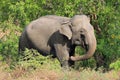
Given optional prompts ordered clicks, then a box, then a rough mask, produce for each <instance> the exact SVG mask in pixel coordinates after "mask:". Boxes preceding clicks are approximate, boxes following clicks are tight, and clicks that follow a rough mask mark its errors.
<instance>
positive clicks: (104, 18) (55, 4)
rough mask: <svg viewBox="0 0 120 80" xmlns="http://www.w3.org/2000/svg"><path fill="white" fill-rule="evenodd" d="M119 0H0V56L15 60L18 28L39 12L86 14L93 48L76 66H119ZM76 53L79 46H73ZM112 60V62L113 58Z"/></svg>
mask: <svg viewBox="0 0 120 80" xmlns="http://www.w3.org/2000/svg"><path fill="white" fill-rule="evenodd" d="M119 5H120V0H0V60H5V61H11V60H12V61H16V60H17V55H18V53H17V50H18V49H17V48H18V40H19V35H20V33H21V31H22V29H23V28H24V27H25V26H26V25H27V24H28V23H29V22H30V21H32V20H34V19H37V18H39V17H40V16H44V15H49V14H52V15H53V14H55V15H60V16H66V17H72V16H74V15H75V14H86V15H88V16H90V19H91V24H92V25H93V26H94V28H95V33H96V38H97V50H96V53H95V55H94V57H93V58H91V59H90V60H87V61H84V62H80V63H77V65H79V66H86V67H88V66H90V67H100V66H103V67H105V68H108V67H109V65H110V64H111V63H113V62H114V63H113V64H111V68H115V69H116V66H117V69H120V65H119V63H118V62H120V46H119V45H120V13H119V12H120V6H119ZM76 51H77V52H78V53H80V49H76ZM115 61H116V62H115Z"/></svg>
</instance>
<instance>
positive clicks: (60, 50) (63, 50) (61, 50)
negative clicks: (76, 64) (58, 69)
mask: <svg viewBox="0 0 120 80" xmlns="http://www.w3.org/2000/svg"><path fill="white" fill-rule="evenodd" d="M55 50H56V56H57V58H58V60H59V61H60V63H61V66H62V67H63V68H68V67H69V52H68V51H67V47H66V46H65V45H64V46H63V45H62V44H56V45H55Z"/></svg>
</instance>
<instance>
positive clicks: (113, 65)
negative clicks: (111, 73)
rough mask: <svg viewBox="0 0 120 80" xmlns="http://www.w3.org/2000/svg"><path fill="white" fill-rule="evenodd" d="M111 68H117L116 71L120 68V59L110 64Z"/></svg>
mask: <svg viewBox="0 0 120 80" xmlns="http://www.w3.org/2000/svg"><path fill="white" fill-rule="evenodd" d="M110 68H113V69H115V70H116V71H119V70H120V59H118V60H117V61H115V62H113V63H111V64H110Z"/></svg>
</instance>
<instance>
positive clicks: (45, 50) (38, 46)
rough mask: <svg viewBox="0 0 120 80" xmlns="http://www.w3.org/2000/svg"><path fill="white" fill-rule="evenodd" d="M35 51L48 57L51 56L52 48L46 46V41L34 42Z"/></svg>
mask: <svg viewBox="0 0 120 80" xmlns="http://www.w3.org/2000/svg"><path fill="white" fill-rule="evenodd" d="M33 44H34V46H35V49H37V50H38V51H39V52H40V53H41V54H44V55H48V54H50V51H51V47H50V46H49V45H47V44H46V42H45V41H44V40H41V41H33Z"/></svg>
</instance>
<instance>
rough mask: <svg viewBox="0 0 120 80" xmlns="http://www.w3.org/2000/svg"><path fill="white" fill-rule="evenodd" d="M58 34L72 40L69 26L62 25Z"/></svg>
mask: <svg viewBox="0 0 120 80" xmlns="http://www.w3.org/2000/svg"><path fill="white" fill-rule="evenodd" d="M59 32H60V33H61V34H63V35H65V36H66V37H67V38H68V39H69V40H70V39H71V38H72V31H71V28H70V26H68V25H65V24H63V25H62V27H61V28H60V30H59Z"/></svg>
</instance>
